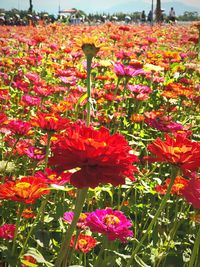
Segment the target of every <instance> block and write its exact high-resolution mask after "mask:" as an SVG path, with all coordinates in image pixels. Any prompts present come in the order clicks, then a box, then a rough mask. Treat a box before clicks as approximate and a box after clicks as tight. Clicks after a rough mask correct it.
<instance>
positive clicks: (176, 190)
mask: <svg viewBox="0 0 200 267" xmlns="http://www.w3.org/2000/svg"><path fill="white" fill-rule="evenodd" d="M170 180H171V179H166V180H165V185H157V186H156V187H155V190H156V191H157V192H158V193H160V194H162V195H165V194H166V192H167V188H168V187H169V184H170ZM187 184H188V180H186V179H184V178H183V177H181V176H177V177H176V178H175V180H174V184H173V186H172V189H171V194H172V195H182V190H183V189H184V187H185V186H186V185H187Z"/></svg>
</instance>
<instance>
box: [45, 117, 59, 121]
mask: <svg viewBox="0 0 200 267" xmlns="http://www.w3.org/2000/svg"><path fill="white" fill-rule="evenodd" d="M45 120H47V121H50V120H53V121H58V118H56V117H53V116H46V117H45Z"/></svg>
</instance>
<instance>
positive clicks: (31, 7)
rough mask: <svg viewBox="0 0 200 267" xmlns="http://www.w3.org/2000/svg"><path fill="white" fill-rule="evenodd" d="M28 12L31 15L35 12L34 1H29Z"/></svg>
mask: <svg viewBox="0 0 200 267" xmlns="http://www.w3.org/2000/svg"><path fill="white" fill-rule="evenodd" d="M28 11H29V12H30V13H32V12H33V2H32V0H29V9H28Z"/></svg>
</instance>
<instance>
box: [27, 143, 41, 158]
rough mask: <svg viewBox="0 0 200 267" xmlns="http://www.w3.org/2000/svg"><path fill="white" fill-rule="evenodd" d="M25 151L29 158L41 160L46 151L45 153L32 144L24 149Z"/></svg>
mask: <svg viewBox="0 0 200 267" xmlns="http://www.w3.org/2000/svg"><path fill="white" fill-rule="evenodd" d="M25 153H26V155H27V156H28V157H29V158H31V159H35V160H42V159H44V158H45V156H46V153H45V151H44V149H43V148H37V147H34V146H32V147H29V148H28V149H27V150H26V151H25Z"/></svg>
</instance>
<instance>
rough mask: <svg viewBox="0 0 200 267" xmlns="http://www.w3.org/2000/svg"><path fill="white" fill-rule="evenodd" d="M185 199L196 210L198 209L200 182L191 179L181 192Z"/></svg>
mask: <svg viewBox="0 0 200 267" xmlns="http://www.w3.org/2000/svg"><path fill="white" fill-rule="evenodd" d="M182 193H183V196H184V197H185V199H186V200H187V201H188V202H189V203H191V204H192V206H193V207H194V208H196V209H200V180H199V179H198V180H197V179H192V180H190V181H189V182H188V185H187V186H186V187H185V188H184V189H183V191H182Z"/></svg>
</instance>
